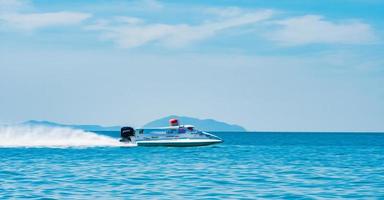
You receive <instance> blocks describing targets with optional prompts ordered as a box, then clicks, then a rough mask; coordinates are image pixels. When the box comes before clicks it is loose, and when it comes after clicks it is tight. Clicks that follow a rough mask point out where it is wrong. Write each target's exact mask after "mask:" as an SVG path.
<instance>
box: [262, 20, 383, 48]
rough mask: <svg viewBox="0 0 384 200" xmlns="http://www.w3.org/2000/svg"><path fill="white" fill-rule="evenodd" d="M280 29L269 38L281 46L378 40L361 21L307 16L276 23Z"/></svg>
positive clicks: (363, 42)
mask: <svg viewBox="0 0 384 200" xmlns="http://www.w3.org/2000/svg"><path fill="white" fill-rule="evenodd" d="M274 24H277V25H278V26H279V28H278V29H277V30H276V31H274V32H272V34H269V35H268V36H267V37H268V38H269V39H271V40H273V41H276V42H278V43H279V44H281V45H288V46H294V45H306V44H320V43H327V44H338V43H341V44H366V43H371V42H373V41H375V40H376V36H375V34H374V32H373V30H372V28H371V26H370V25H369V24H365V23H362V22H359V21H344V22H339V23H335V22H331V21H326V20H324V19H323V17H322V16H318V15H305V16H300V17H294V18H289V19H284V20H280V21H276V22H274Z"/></svg>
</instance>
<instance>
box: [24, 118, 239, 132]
mask: <svg viewBox="0 0 384 200" xmlns="http://www.w3.org/2000/svg"><path fill="white" fill-rule="evenodd" d="M171 118H177V119H179V121H180V123H181V124H190V125H194V126H195V127H196V128H198V129H200V130H204V131H246V130H245V129H244V128H243V127H241V126H239V125H234V124H227V123H225V122H219V121H216V120H213V119H197V118H192V117H185V116H175V115H171V116H168V117H164V118H161V119H157V120H154V121H151V122H149V123H147V124H145V125H144V127H164V126H168V121H169V119H171ZM22 125H29V126H51V127H67V128H74V129H81V130H86V131H120V128H121V126H107V127H105V126H100V125H73V124H60V123H56V122H50V121H38V120H29V121H26V122H23V123H22ZM126 125H127V126H129V124H126Z"/></svg>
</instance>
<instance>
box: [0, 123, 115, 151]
mask: <svg viewBox="0 0 384 200" xmlns="http://www.w3.org/2000/svg"><path fill="white" fill-rule="evenodd" d="M96 146H122V145H121V143H120V142H119V141H118V139H117V138H112V137H108V136H104V135H99V134H96V133H93V132H86V131H83V130H76V129H71V128H61V127H46V126H4V127H0V147H96Z"/></svg>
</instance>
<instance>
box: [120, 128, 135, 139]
mask: <svg viewBox="0 0 384 200" xmlns="http://www.w3.org/2000/svg"><path fill="white" fill-rule="evenodd" d="M120 135H121V139H120V142H132V138H133V137H135V129H134V128H132V127H122V128H121V131H120Z"/></svg>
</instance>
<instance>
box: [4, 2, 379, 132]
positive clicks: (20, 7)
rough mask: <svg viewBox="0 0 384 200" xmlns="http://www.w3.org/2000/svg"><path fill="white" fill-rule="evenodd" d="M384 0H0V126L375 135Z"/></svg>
mask: <svg viewBox="0 0 384 200" xmlns="http://www.w3.org/2000/svg"><path fill="white" fill-rule="evenodd" d="M383 18H384V2H383V1H376V0H366V1H363V0H339V1H298V0H293V1H285V0H284V1H241V0H240V1H230V0H226V1H209V2H206V1H183V2H180V1H154V0H145V1H116V0H113V1H104V0H103V1H101V0H98V1H50V0H35V1H33V0H31V1H27V0H25V1H20V0H0V91H1V93H0V124H9V123H17V122H20V121H24V120H29V119H40V120H52V121H57V122H62V123H77V124H79V123H84V124H88V123H93V124H102V125H122V124H127V125H134V126H140V125H143V124H144V123H146V122H148V121H150V120H153V119H157V118H159V117H163V116H167V115H171V114H177V115H186V116H192V117H198V118H214V119H217V120H222V121H226V122H230V123H236V124H240V125H242V126H244V127H245V128H247V129H248V130H271V131H384V58H383V52H384V45H383V36H384V34H383V33H384V24H383Z"/></svg>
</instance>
